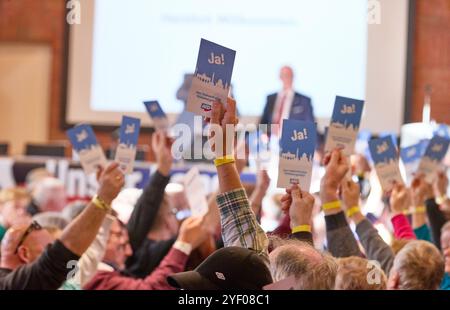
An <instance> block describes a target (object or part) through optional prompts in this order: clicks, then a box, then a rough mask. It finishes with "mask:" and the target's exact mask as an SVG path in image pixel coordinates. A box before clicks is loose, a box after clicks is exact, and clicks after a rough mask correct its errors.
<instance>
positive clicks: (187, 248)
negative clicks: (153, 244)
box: [84, 217, 207, 290]
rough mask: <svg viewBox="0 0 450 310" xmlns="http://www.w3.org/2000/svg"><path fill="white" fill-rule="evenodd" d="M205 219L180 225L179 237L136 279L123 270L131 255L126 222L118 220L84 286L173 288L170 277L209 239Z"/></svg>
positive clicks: (190, 220) (93, 287)
mask: <svg viewBox="0 0 450 310" xmlns="http://www.w3.org/2000/svg"><path fill="white" fill-rule="evenodd" d="M206 236H207V230H206V227H205V226H204V221H203V218H193V217H190V218H187V219H186V220H185V221H184V222H183V223H182V225H181V227H180V233H179V235H178V239H177V240H176V242H175V243H174V244H173V245H172V247H171V248H170V250H169V252H168V254H167V255H166V256H165V257H164V258H163V260H162V261H161V263H160V264H159V266H157V267H156V268H155V269H154V270H153V271H152V272H151V273H150V274H149V275H148V276H147V277H145V278H143V279H136V278H133V277H132V276H131V275H129V274H127V272H126V271H123V268H124V267H125V260H126V259H127V257H129V256H130V255H132V249H131V246H130V243H129V240H128V233H127V229H126V227H125V225H123V224H122V223H120V221H119V220H117V219H116V220H115V221H114V223H113V224H112V226H111V229H110V235H109V240H108V242H107V246H106V251H105V256H104V258H103V263H102V264H101V266H99V271H98V272H97V273H96V274H95V276H94V277H93V278H92V280H90V281H89V282H88V283H87V284H86V285H84V289H88V290H162V289H171V286H169V285H168V284H167V281H166V278H167V276H169V275H171V274H173V273H177V272H182V271H184V268H185V266H186V262H187V260H188V258H189V255H190V253H191V251H192V250H193V249H195V248H197V247H198V246H199V245H200V244H201V243H202V242H203V241H204V239H205V238H206Z"/></svg>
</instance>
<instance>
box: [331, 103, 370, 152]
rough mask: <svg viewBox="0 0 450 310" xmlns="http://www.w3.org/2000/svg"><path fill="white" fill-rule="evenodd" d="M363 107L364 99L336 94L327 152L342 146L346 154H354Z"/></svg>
mask: <svg viewBox="0 0 450 310" xmlns="http://www.w3.org/2000/svg"><path fill="white" fill-rule="evenodd" d="M363 108H364V101H362V100H357V99H352V98H346V97H340V96H336V101H335V103H334V110H333V115H332V117H331V121H330V126H329V128H328V132H327V139H326V143H325V152H331V151H332V150H333V149H335V148H340V149H342V150H343V152H344V154H345V155H346V156H349V155H351V154H353V152H354V150H355V143H356V138H357V136H358V130H359V124H360V122H361V115H362V111H363Z"/></svg>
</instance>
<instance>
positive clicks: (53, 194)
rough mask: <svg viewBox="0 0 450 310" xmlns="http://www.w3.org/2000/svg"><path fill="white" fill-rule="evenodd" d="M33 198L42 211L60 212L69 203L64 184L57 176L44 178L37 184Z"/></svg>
mask: <svg viewBox="0 0 450 310" xmlns="http://www.w3.org/2000/svg"><path fill="white" fill-rule="evenodd" d="M33 199H34V202H35V203H36V204H37V205H38V207H39V210H40V211H41V212H45V211H56V212H60V211H61V210H63V209H64V207H65V206H66V203H67V196H66V190H65V188H64V184H63V183H62V182H61V181H60V180H59V179H56V178H51V177H47V178H44V179H42V180H40V181H39V182H38V183H37V184H36V185H35V188H34V191H33Z"/></svg>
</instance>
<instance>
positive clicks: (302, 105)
mask: <svg viewBox="0 0 450 310" xmlns="http://www.w3.org/2000/svg"><path fill="white" fill-rule="evenodd" d="M280 80H281V82H282V84H283V89H282V90H280V91H279V92H278V93H275V94H271V95H269V96H267V101H266V106H265V107H264V112H263V115H262V117H261V120H260V124H268V125H270V124H279V125H280V132H281V125H282V124H281V123H282V120H283V119H295V120H301V121H311V122H314V121H315V118H314V111H313V107H312V104H311V98H309V97H306V96H304V95H301V94H299V93H297V92H295V90H294V89H293V82H294V71H293V70H292V68H291V67H288V66H284V67H282V68H281V70H280ZM268 133H269V135H270V126H269V132H268ZM274 134H277V133H274Z"/></svg>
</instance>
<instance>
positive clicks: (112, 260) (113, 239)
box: [103, 218, 133, 269]
mask: <svg viewBox="0 0 450 310" xmlns="http://www.w3.org/2000/svg"><path fill="white" fill-rule="evenodd" d="M132 254H133V252H132V250H131V246H130V242H129V239H128V231H127V229H126V227H125V225H124V224H123V223H122V222H120V221H119V220H118V219H117V218H116V219H114V221H113V223H112V224H111V228H110V231H109V239H108V242H107V244H106V250H105V256H104V257H103V261H105V262H106V263H108V264H111V265H113V266H114V267H116V268H118V269H124V268H125V261H126V259H127V258H128V257H129V256H131V255H132Z"/></svg>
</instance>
